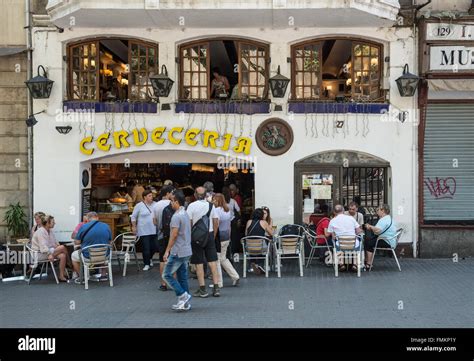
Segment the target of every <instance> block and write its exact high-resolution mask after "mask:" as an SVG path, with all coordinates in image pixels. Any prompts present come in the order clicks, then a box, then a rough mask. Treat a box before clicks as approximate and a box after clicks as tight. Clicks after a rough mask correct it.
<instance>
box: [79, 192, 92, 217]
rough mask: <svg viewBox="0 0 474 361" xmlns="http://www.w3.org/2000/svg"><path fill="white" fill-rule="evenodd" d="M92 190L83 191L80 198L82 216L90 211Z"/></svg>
mask: <svg viewBox="0 0 474 361" xmlns="http://www.w3.org/2000/svg"><path fill="white" fill-rule="evenodd" d="M91 201H92V189H91V188H88V189H83V190H82V197H81V212H82V216H85V215H86V213H88V212H90V211H91Z"/></svg>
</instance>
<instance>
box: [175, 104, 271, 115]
mask: <svg viewBox="0 0 474 361" xmlns="http://www.w3.org/2000/svg"><path fill="white" fill-rule="evenodd" d="M175 111H176V113H180V112H184V113H209V114H213V113H237V114H258V113H270V103H269V102H258V103H257V102H255V103H254V102H242V103H240V102H215V103H205V102H202V103H199V102H196V103H192V102H189V103H188V102H181V103H177V104H176V108H175Z"/></svg>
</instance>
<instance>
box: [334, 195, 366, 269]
mask: <svg viewBox="0 0 474 361" xmlns="http://www.w3.org/2000/svg"><path fill="white" fill-rule="evenodd" d="M334 213H335V217H334V218H333V219H332V220H331V222H329V226H328V232H330V233H332V239H333V240H335V241H336V240H337V237H341V236H354V237H355V236H356V235H358V234H360V233H362V229H361V227H360V225H359V223H357V222H356V220H355V219H354V218H353V217H351V216H348V215H345V214H344V207H343V206H342V205H341V204H337V205H336V206H335V207H334ZM359 246H360V245H359V240H358V239H357V238H356V243H355V247H356V248H357V247H359ZM350 268H351V270H352V271H357V266H356V265H355V264H352V265H351V267H350ZM339 270H340V271H345V270H346V266H345V265H341V266H339Z"/></svg>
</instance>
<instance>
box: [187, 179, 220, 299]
mask: <svg viewBox="0 0 474 361" xmlns="http://www.w3.org/2000/svg"><path fill="white" fill-rule="evenodd" d="M206 193H207V190H206V189H205V188H204V187H198V188H196V191H195V193H194V197H195V198H196V201H195V202H193V203H191V204H190V205H189V206H188V209H187V210H186V211H187V212H188V215H189V218H190V219H191V227H192V226H193V225H194V224H196V223H197V222H198V221H199V220H200V219H201V218H202V217H203V216H204V215H206V214H209V219H210V222H209V240H208V242H207V244H206V246H205V247H204V248H203V247H201V246H200V245H198V244H196V243H195V242H194V240H193V239H192V236H191V247H192V250H193V255H192V256H191V263H192V264H195V265H196V274H197V277H198V283H199V289H198V290H197V291H196V292H195V293H194V294H193V295H194V296H195V297H203V298H205V297H208V296H209V294H208V293H207V290H206V283H205V281H204V261H207V264H208V265H209V268H210V269H211V273H212V280H213V283H214V288H213V292H212V295H213V296H214V297H219V296H220V291H219V285H218V283H219V274H218V272H217V249H216V241H215V239H216V235H217V231H218V230H219V218H218V216H217V213H216V211H215V207H214V205H213V204H212V203H210V202H208V201H207V200H206Z"/></svg>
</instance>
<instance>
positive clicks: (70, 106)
mask: <svg viewBox="0 0 474 361" xmlns="http://www.w3.org/2000/svg"><path fill="white" fill-rule="evenodd" d="M63 108H64V110H65V111H68V110H94V111H95V112H96V113H105V112H108V113H128V112H134V113H156V111H157V109H158V104H157V103H152V102H143V103H142V102H133V103H129V102H114V103H112V102H81V101H65V102H63Z"/></svg>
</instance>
